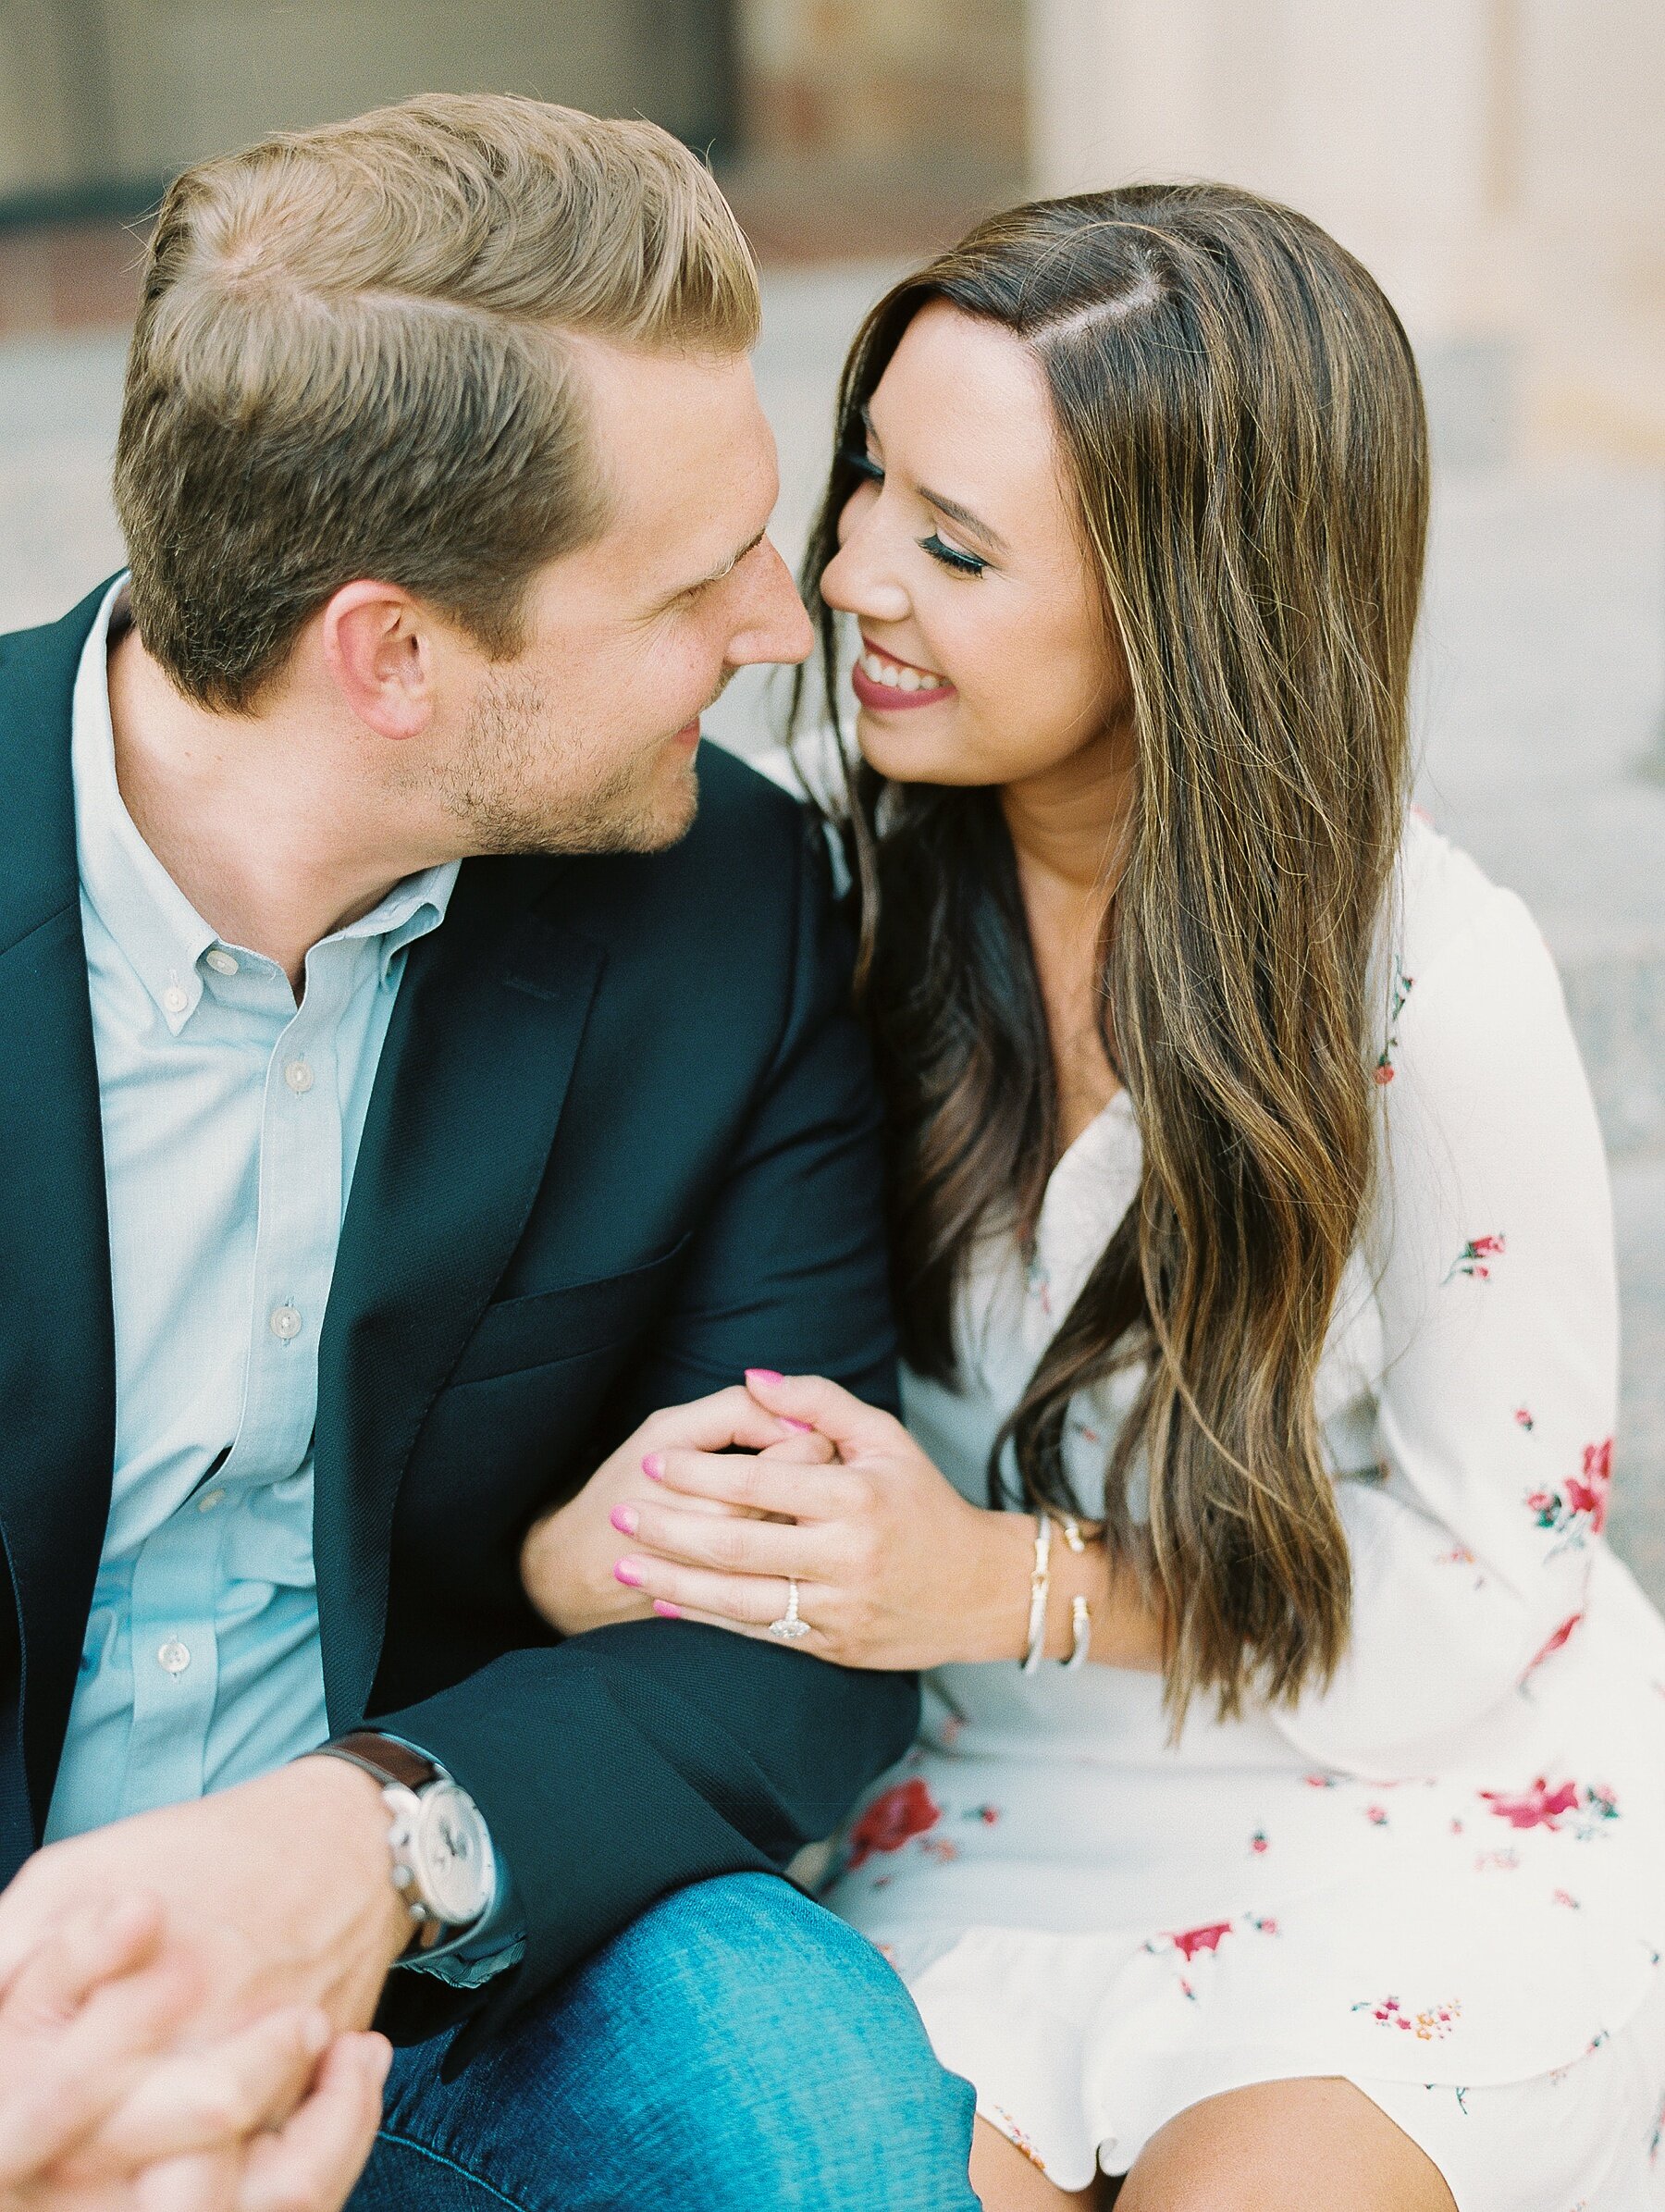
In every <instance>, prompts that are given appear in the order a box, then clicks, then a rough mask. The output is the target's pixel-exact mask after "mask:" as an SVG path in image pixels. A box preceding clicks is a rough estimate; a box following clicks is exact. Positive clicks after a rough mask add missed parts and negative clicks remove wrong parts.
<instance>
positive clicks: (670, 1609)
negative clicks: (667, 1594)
mask: <svg viewBox="0 0 1665 2212" xmlns="http://www.w3.org/2000/svg"><path fill="white" fill-rule="evenodd" d="M653 1610H654V1612H655V1613H658V1615H659V1617H660V1620H661V1621H680V1620H681V1619H682V1607H681V1606H680V1605H672V1602H671V1600H669V1599H668V1598H656V1599H655V1600H653Z"/></svg>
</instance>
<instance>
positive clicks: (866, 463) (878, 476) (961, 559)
mask: <svg viewBox="0 0 1665 2212" xmlns="http://www.w3.org/2000/svg"><path fill="white" fill-rule="evenodd" d="M843 457H844V459H845V462H846V463H847V464H848V465H849V466H850V467H851V468H853V469H854V470H855V472H856V474H857V476H865V477H866V478H867V480H868V482H869V483H870V484H882V483H883V481H884V470H883V467H882V464H881V463H879V462H877V461H875V460H874V459H873V456H872V455H871V453H870V452H868V451H866V450H865V448H863V447H861V446H846V447H845V450H844V456H843ZM915 542H916V544H917V545H918V546H919V550H921V551H922V552H926V553H929V554H930V555H931V559H932V560H933V561H934V562H938V564H939V565H940V566H942V567H943V568H945V569H948V570H949V571H950V572H951V573H952V574H953V575H956V576H981V575H982V573H983V570H984V569H985V568H987V567H988V565H989V564H988V562H986V561H980V560H979V559H978V557H977V555H976V554H975V553H967V552H962V551H961V550H960V548H959V547H958V546H953V545H949V544H948V543H947V541H946V540H945V539H944V538H940V537H939V536H938V535H937V533H936V531H934V530H932V531H931V534H930V536H929V537H927V538H918V539H916V540H915Z"/></svg>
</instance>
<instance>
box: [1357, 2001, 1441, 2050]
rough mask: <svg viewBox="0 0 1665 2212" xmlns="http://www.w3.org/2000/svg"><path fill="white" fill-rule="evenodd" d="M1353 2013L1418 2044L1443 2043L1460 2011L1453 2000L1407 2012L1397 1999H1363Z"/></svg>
mask: <svg viewBox="0 0 1665 2212" xmlns="http://www.w3.org/2000/svg"><path fill="white" fill-rule="evenodd" d="M1353 2010H1354V2011H1355V2012H1368V2013H1369V2014H1370V2016H1371V2018H1372V2019H1373V2020H1377V2021H1379V2022H1380V2024H1381V2025H1382V2026H1383V2027H1384V2028H1398V2029H1400V2031H1401V2033H1404V2034H1406V2035H1414V2036H1415V2037H1416V2040H1417V2041H1418V2042H1419V2043H1443V2042H1444V2041H1445V2040H1446V2038H1447V2036H1448V2035H1449V2034H1450V2033H1451V2031H1452V2029H1453V2028H1454V2027H1455V2026H1456V2024H1457V2020H1458V2017H1459V2015H1460V2014H1461V2013H1462V2006H1461V2005H1460V2004H1459V2003H1458V2002H1457V2000H1456V1999H1455V1997H1453V1998H1452V1999H1451V2001H1450V2003H1449V2004H1448V2005H1428V2006H1425V2008H1423V2010H1421V2011H1420V2012H1408V2011H1407V2010H1406V2009H1405V2008H1404V2006H1403V2005H1401V2004H1400V2001H1399V1999H1398V1997H1380V1998H1371V1997H1365V1998H1364V1999H1363V2001H1362V2002H1361V2003H1359V2004H1357V2005H1355V2006H1354V2007H1353Z"/></svg>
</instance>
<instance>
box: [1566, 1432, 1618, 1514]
mask: <svg viewBox="0 0 1665 2212" xmlns="http://www.w3.org/2000/svg"><path fill="white" fill-rule="evenodd" d="M1612 1484H1613V1440H1612V1438H1611V1437H1607V1438H1604V1439H1603V1440H1602V1441H1601V1442H1600V1443H1599V1444H1586V1445H1585V1451H1584V1472H1583V1474H1582V1475H1573V1476H1570V1477H1568V1481H1567V1502H1568V1504H1569V1505H1570V1506H1571V1507H1572V1508H1573V1512H1574V1513H1579V1514H1587V1515H1588V1516H1589V1522H1590V1526H1591V1527H1592V1528H1593V1529H1594V1530H1595V1531H1596V1534H1597V1536H1599V1535H1600V1534H1601V1531H1602V1528H1603V1526H1605V1524H1606V1521H1607V1509H1608V1493H1609V1491H1610V1489H1612Z"/></svg>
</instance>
